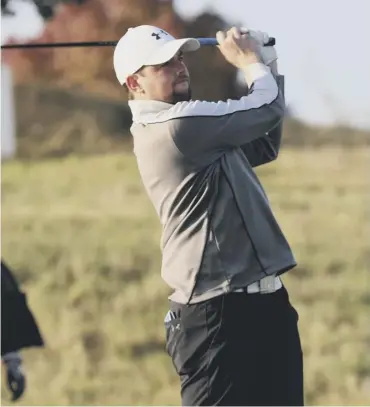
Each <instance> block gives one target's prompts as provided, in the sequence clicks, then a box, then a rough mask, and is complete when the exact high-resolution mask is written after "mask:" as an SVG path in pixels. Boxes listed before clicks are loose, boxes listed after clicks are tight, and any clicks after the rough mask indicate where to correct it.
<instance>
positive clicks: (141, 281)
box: [2, 147, 370, 405]
mask: <svg viewBox="0 0 370 407" xmlns="http://www.w3.org/2000/svg"><path fill="white" fill-rule="evenodd" d="M369 154H370V148H369V147H358V148H352V149H348V148H347V149H344V148H341V147H330V148H329V147H327V148H323V149H321V150H313V149H309V148H307V149H303V150H301V151H299V150H290V149H284V150H283V151H282V153H281V156H280V158H279V160H277V161H276V162H274V163H273V164H271V165H268V166H265V167H263V168H261V169H259V170H258V173H259V174H260V175H261V177H262V180H263V183H264V185H265V188H266V190H267V192H268V194H269V197H270V200H271V204H272V207H273V210H274V212H275V214H276V216H277V218H278V220H279V222H280V224H281V226H282V228H283V230H284V231H285V233H286V236H287V238H288V240H289V241H290V243H291V245H292V247H293V249H294V252H295V254H296V257H297V260H298V263H299V266H298V267H297V268H296V269H295V270H294V271H292V272H290V273H289V274H288V275H287V276H286V277H284V281H285V284H286V285H287V287H288V289H289V290H290V293H291V294H290V295H291V299H292V302H293V303H294V305H295V306H296V308H297V309H298V312H299V314H300V330H301V335H302V342H303V347H304V355H305V385H306V403H307V404H310V405H312V404H316V405H318V404H321V405H329V404H331V405H359V404H362V405H364V404H369V403H370V321H369V315H370V278H369V264H370V246H369V242H370V230H369V225H370V213H369V211H370V178H369V171H370V167H369V165H370V163H369ZM159 233H160V230H159V225H158V222H157V219H156V217H155V214H154V210H153V209H152V206H151V204H150V202H149V201H148V200H147V198H146V196H145V195H144V192H143V189H142V186H141V183H140V180H139V176H138V172H137V170H136V165H135V161H134V158H133V156H132V155H130V154H129V153H125V154H117V155H103V156H90V157H83V158H81V157H73V156H71V157H69V158H65V159H60V160H44V161H37V162H28V163H27V162H19V161H18V162H17V161H14V162H8V163H5V164H4V165H3V168H2V255H3V257H4V258H5V259H6V260H7V261H8V263H9V264H10V265H11V266H12V267H14V268H15V270H16V271H17V275H18V277H19V278H20V280H21V282H22V283H23V288H24V289H25V290H26V292H27V293H28V296H29V304H30V306H31V307H32V309H33V311H34V313H35V315H36V317H37V319H38V321H39V324H40V326H41V329H42V332H43V334H44V336H45V339H46V341H47V347H46V349H44V350H39V349H32V350H27V351H25V352H24V356H25V366H26V369H27V371H28V391H27V394H26V396H25V397H24V398H23V399H22V400H21V402H20V403H19V404H23V405H94V404H95V405H153V404H154V405H171V404H172V405H179V403H180V398H179V383H178V379H177V377H176V376H175V374H174V371H173V368H172V365H171V361H170V359H169V358H168V356H167V355H166V354H165V351H164V329H163V318H164V314H165V312H166V307H167V295H168V294H169V291H168V289H167V287H166V286H165V285H164V283H162V280H161V278H160V271H159V269H160V252H159ZM3 386H4V385H3ZM3 395H5V392H3ZM2 404H3V405H4V404H7V401H6V399H4V398H3V399H2Z"/></svg>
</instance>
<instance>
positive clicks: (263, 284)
mask: <svg viewBox="0 0 370 407" xmlns="http://www.w3.org/2000/svg"><path fill="white" fill-rule="evenodd" d="M282 286H283V283H282V282H281V279H280V277H276V276H266V277H264V278H262V279H261V280H259V281H255V282H254V283H252V284H249V285H248V286H247V287H246V288H238V289H237V290H233V292H234V293H242V292H247V293H248V294H257V293H260V294H270V293H274V292H275V291H277V290H280V288H281V287H282Z"/></svg>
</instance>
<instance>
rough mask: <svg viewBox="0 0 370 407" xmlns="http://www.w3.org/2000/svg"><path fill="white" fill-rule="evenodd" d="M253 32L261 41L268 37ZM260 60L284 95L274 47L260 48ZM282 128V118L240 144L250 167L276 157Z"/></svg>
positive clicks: (282, 77)
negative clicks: (262, 134)
mask: <svg viewBox="0 0 370 407" xmlns="http://www.w3.org/2000/svg"><path fill="white" fill-rule="evenodd" d="M255 34H256V36H259V37H260V40H261V41H263V39H262V38H261V37H263V35H265V37H266V39H268V35H267V34H265V33H261V32H255ZM252 36H253V34H252ZM262 60H263V62H264V63H265V64H266V65H267V66H269V67H270V69H271V73H272V74H273V76H274V77H275V80H276V82H277V84H278V87H279V89H280V92H281V94H282V95H283V97H284V76H282V75H279V73H278V66H277V54H276V50H275V47H264V48H263V50H262ZM250 92H253V87H252V88H251V90H250ZM282 130H283V120H281V121H280V122H279V124H278V125H277V126H276V127H275V128H274V129H272V130H271V131H269V132H268V133H266V135H265V136H263V137H260V138H257V139H255V140H253V141H251V142H249V143H246V144H243V145H242V146H241V149H242V151H243V153H244V154H245V156H246V157H247V159H248V161H249V163H250V164H251V166H252V167H257V166H259V165H263V164H267V163H269V162H271V161H274V160H275V159H276V158H277V157H278V154H279V150H280V145H281V137H282Z"/></svg>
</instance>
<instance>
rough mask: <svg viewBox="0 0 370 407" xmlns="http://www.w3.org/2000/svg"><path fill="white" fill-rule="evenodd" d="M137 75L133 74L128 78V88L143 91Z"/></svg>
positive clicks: (138, 91)
mask: <svg viewBox="0 0 370 407" xmlns="http://www.w3.org/2000/svg"><path fill="white" fill-rule="evenodd" d="M138 79H139V77H138V76H137V75H131V76H129V77H128V78H127V79H126V86H127V89H128V90H129V91H131V92H133V93H142V89H141V86H140V84H139V81H138Z"/></svg>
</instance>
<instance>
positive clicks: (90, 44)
mask: <svg viewBox="0 0 370 407" xmlns="http://www.w3.org/2000/svg"><path fill="white" fill-rule="evenodd" d="M197 40H198V41H199V42H200V44H201V45H202V46H203V45H213V46H214V45H218V41H217V39H216V38H197ZM117 43H118V41H85V42H45V43H41V44H8V45H2V46H1V49H27V48H60V47H105V46H111V47H114V46H116V45H117ZM275 44H276V40H275V38H274V37H271V38H270V39H269V41H268V42H267V43H266V44H264V46H265V47H266V46H274V45H275Z"/></svg>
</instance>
